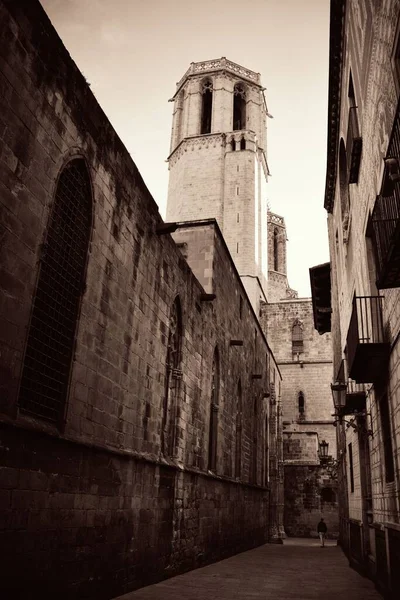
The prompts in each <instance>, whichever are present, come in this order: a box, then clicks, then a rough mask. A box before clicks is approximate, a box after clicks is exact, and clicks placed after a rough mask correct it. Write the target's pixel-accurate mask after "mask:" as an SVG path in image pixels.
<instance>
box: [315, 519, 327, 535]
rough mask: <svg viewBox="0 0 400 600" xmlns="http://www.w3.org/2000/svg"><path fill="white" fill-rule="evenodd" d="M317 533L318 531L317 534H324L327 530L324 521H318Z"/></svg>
mask: <svg viewBox="0 0 400 600" xmlns="http://www.w3.org/2000/svg"><path fill="white" fill-rule="evenodd" d="M317 531H318V533H326V532H327V531H328V528H327V526H326V523H324V521H320V522H319V523H318V527H317Z"/></svg>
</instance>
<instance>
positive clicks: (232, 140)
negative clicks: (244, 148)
mask: <svg viewBox="0 0 400 600" xmlns="http://www.w3.org/2000/svg"><path fill="white" fill-rule="evenodd" d="M231 150H232V152H235V150H236V141H235V139H234V138H232V139H231Z"/></svg>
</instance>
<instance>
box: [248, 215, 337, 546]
mask: <svg viewBox="0 0 400 600" xmlns="http://www.w3.org/2000/svg"><path fill="white" fill-rule="evenodd" d="M268 228H269V254H268V257H269V271H268V293H269V300H270V301H269V303H263V304H262V307H261V317H260V319H261V323H262V327H263V330H264V332H265V334H266V335H267V337H268V340H269V343H270V344H271V348H272V349H273V352H274V355H275V358H276V361H277V364H278V365H279V369H280V371H281V373H282V419H283V467H284V529H285V533H286V535H288V536H296V537H316V536H317V530H316V527H317V523H318V521H319V520H320V518H321V516H322V517H323V518H324V520H325V522H326V524H327V527H328V535H329V536H331V537H337V536H338V530H339V522H338V496H337V477H336V469H335V468H333V466H334V465H335V461H336V434H335V429H334V427H333V424H334V421H333V418H332V413H333V402H332V394H331V389H330V383H331V378H332V345H331V335H330V333H325V334H324V335H319V333H318V332H317V331H316V329H315V327H314V320H313V305H312V301H311V299H310V298H298V297H297V292H295V291H294V290H292V289H291V288H290V286H289V283H288V278H287V266H286V256H287V248H286V241H287V236H286V226H285V222H284V219H283V218H282V217H280V216H279V215H275V214H273V213H271V212H269V213H268ZM321 445H322V446H321ZM322 448H325V455H324V456H322Z"/></svg>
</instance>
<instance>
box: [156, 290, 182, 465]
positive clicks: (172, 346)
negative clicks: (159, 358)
mask: <svg viewBox="0 0 400 600" xmlns="http://www.w3.org/2000/svg"><path fill="white" fill-rule="evenodd" d="M181 340H182V311H181V303H180V300H179V296H177V297H176V298H175V301H174V303H173V305H172V309H171V316H170V320H169V332H168V347H167V360H166V364H165V370H166V372H165V393H164V405H163V417H162V430H161V436H162V437H161V447H162V451H163V452H164V453H165V454H172V453H173V449H174V445H175V426H176V402H177V393H176V392H177V387H178V381H179V380H180V379H181V371H180V369H179V367H180V363H181Z"/></svg>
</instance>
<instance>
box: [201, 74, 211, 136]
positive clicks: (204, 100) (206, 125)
mask: <svg viewBox="0 0 400 600" xmlns="http://www.w3.org/2000/svg"><path fill="white" fill-rule="evenodd" d="M212 103H213V84H212V81H211V80H210V79H205V80H204V81H203V83H202V89H201V128H200V133H201V134H203V133H211V118H212Z"/></svg>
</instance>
